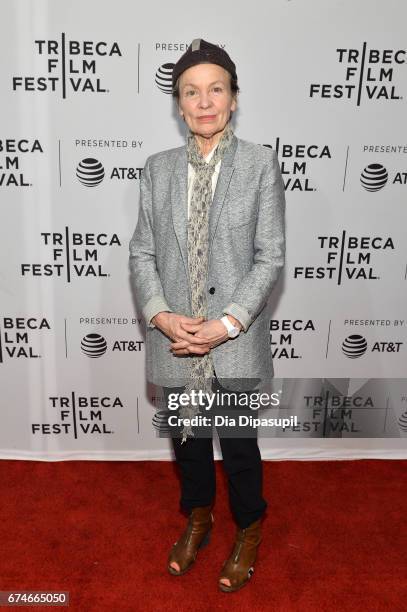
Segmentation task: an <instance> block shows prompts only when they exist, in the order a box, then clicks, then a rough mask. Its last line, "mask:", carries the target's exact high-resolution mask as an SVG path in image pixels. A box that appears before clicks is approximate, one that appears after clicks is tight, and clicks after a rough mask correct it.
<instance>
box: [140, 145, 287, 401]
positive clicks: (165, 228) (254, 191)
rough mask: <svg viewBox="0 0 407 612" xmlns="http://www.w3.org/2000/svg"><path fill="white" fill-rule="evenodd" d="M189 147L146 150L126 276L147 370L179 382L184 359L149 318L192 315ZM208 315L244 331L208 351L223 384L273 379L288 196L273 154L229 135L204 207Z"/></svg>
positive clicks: (242, 385) (170, 383) (160, 380)
mask: <svg viewBox="0 0 407 612" xmlns="http://www.w3.org/2000/svg"><path fill="white" fill-rule="evenodd" d="M187 176H188V163H187V155H186V145H183V146H181V147H177V148H174V149H169V150H166V151H161V152H159V153H155V154H153V155H150V156H149V157H148V158H147V160H146V163H145V167H144V170H143V173H142V177H141V180H140V204H139V215H138V221H137V226H136V228H135V231H134V234H133V236H132V238H131V241H130V245H129V249H130V259H129V262H130V274H131V281H132V284H133V288H134V292H135V298H136V302H137V304H138V306H139V309H140V310H141V312H142V315H143V317H144V319H145V321H146V323H147V332H146V344H145V346H146V374H147V380H149V381H150V382H152V383H154V384H156V385H159V386H166V387H177V386H182V385H185V384H186V382H187V379H188V359H190V356H188V355H185V356H182V357H178V356H175V355H173V353H172V352H171V351H170V350H169V345H170V343H171V342H172V340H171V339H170V338H168V337H167V336H166V335H165V334H164V333H163V332H162V331H160V330H159V329H158V328H157V327H154V326H153V325H152V324H151V323H150V320H151V318H152V317H153V316H154V315H155V314H157V313H158V312H160V311H161V310H170V311H173V312H175V313H178V314H184V315H187V316H192V311H191V297H190V284H189V274H188V260H187V257H188V253H187V215H188V212H187V211H188V209H187V206H188V200H187ZM208 257H209V259H208V261H209V264H208V281H207V289H208V294H207V298H208V317H207V318H208V319H213V318H220V317H222V316H223V315H224V314H231V315H233V316H234V317H236V319H238V320H239V321H240V322H241V323H242V325H243V330H242V331H241V332H240V334H239V336H238V337H237V338H234V339H229V340H226V341H225V342H223V343H222V344H220V345H218V346H216V347H215V348H213V349H211V355H212V359H213V363H214V367H215V371H216V375H217V377H218V379H219V381H220V383H221V384H222V385H223V386H224V387H226V388H227V389H230V390H239V389H240V390H243V389H248V390H249V389H252V388H253V387H254V386H255V385H258V386H259V388H260V387H262V386H263V383H266V385H267V383H268V381H269V379H270V378H272V377H273V375H274V370H273V363H272V356H271V348H270V334H269V320H270V315H269V312H268V305H267V303H268V298H269V296H270V293H271V291H272V289H273V287H274V286H275V284H276V282H277V279H278V277H279V274H280V271H281V269H282V268H283V266H284V263H285V192H284V184H283V180H282V176H281V170H280V165H279V162H278V158H277V154H276V152H275V151H274V150H272V149H270V148H268V147H264V146H262V145H260V144H255V143H252V142H249V141H247V140H243V139H241V138H238V137H237V136H236V135H235V134H234V135H233V139H232V143H231V147H230V148H229V149H228V150H227V152H226V153H225V155H224V156H223V159H222V163H221V166H220V172H219V176H218V181H217V184H216V190H215V193H214V197H213V201H212V204H211V208H210V212H209V255H208Z"/></svg>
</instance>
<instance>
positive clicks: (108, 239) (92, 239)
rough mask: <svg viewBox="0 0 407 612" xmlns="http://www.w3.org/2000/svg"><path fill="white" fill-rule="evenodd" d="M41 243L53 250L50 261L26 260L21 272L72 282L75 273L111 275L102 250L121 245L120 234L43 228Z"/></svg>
mask: <svg viewBox="0 0 407 612" xmlns="http://www.w3.org/2000/svg"><path fill="white" fill-rule="evenodd" d="M40 240H41V244H42V245H43V246H44V247H45V248H46V249H47V251H48V252H49V254H50V261H49V262H48V263H36V262H29V263H22V264H21V276H33V277H37V276H40V277H42V276H52V277H54V276H59V277H63V276H64V277H65V279H66V282H68V283H70V282H71V280H72V277H86V278H89V277H94V278H101V277H109V276H110V273H108V272H106V270H105V269H104V267H103V266H102V264H101V263H100V262H99V257H100V252H101V250H106V249H109V248H112V247H120V246H121V242H120V240H119V237H118V236H117V234H105V233H101V234H94V233H82V232H71V231H70V228H69V227H68V226H66V227H65V232H64V233H63V234H62V233H59V232H41V233H40Z"/></svg>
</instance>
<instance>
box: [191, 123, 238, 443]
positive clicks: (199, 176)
mask: <svg viewBox="0 0 407 612" xmlns="http://www.w3.org/2000/svg"><path fill="white" fill-rule="evenodd" d="M232 138H233V129H232V126H231V124H230V121H229V122H228V123H227V124H226V127H225V129H224V130H223V132H222V136H221V138H220V140H219V143H218V145H217V147H216V149H215V151H214V153H213V155H212V157H211V159H210V161H209V162H206V161H205V159H204V157H203V156H202V153H201V152H200V150H199V147H198V143H197V140H196V138H195V136H194V134H193V133H192V132H190V133H189V135H188V143H187V157H188V162H189V163H190V164H191V165H192V167H193V168H194V170H195V180H194V183H193V186H192V196H191V202H190V213H189V219H188V269H189V279H190V284H191V299H192V316H193V317H200V316H204V317H205V318H207V315H208V312H207V297H206V294H207V276H208V247H209V244H208V243H209V240H208V238H209V235H208V227H209V209H210V206H211V203H212V175H213V173H214V170H215V166H216V164H217V163H218V162H219V160H221V159H222V157H223V155H224V153H225V152H226V151H227V149H228V148H229V146H230V144H231V142H232ZM188 359H189V364H188V365H189V372H190V378H189V382H188V384H187V385H186V388H185V391H184V393H190V392H191V391H192V390H193V389H194V390H196V391H199V390H202V391H203V392H204V393H211V392H212V376H213V371H214V370H213V362H212V356H211V353H210V352H209V353H206V354H205V355H193V356H192V355H190V356H189V357H188ZM179 414H180V417H181V418H187V419H190V418H193V417H194V416H196V415H198V414H199V406H198V405H193V404H192V403H190V405H188V406H182V407H181V409H180V411H179ZM188 436H194V433H193V430H192V427H191V426H188V425H184V426H183V430H182V443H184V442H185V441H186V439H187V437H188Z"/></svg>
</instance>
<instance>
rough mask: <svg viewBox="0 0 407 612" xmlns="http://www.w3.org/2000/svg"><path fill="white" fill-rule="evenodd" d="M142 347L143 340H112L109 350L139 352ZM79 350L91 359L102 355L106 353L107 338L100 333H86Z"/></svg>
mask: <svg viewBox="0 0 407 612" xmlns="http://www.w3.org/2000/svg"><path fill="white" fill-rule="evenodd" d="M143 347H144V340H117V339H116V340H113V342H112V347H111V349H110V350H111V352H112V353H114V352H117V351H119V352H120V353H123V352H131V353H132V352H136V353H139V352H140V351H141V350H142V349H143ZM81 350H82V353H83V354H84V355H86V356H87V357H90V358H91V359H95V358H96V359H97V358H99V357H103V355H105V354H106V353H107V350H108V345H107V340H106V338H104V337H103V336H102V335H101V334H98V333H96V332H92V333H90V334H86V336H84V337H83V338H82V340H81Z"/></svg>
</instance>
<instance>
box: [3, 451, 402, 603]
mask: <svg viewBox="0 0 407 612" xmlns="http://www.w3.org/2000/svg"><path fill="white" fill-rule="evenodd" d="M217 469H218V472H217V474H218V493H217V501H216V508H215V527H214V532H213V534H212V540H211V542H210V544H209V546H207V547H206V548H204V549H202V551H201V552H200V553H199V556H198V560H197V562H196V565H195V566H194V567H193V568H192V569H191V571H190V572H189V573H187V574H185V575H184V576H180V577H173V576H171V575H170V574H168V573H167V570H166V558H167V554H168V550H169V547H170V545H171V544H172V543H173V542H174V541H175V540H176V539H177V536H178V535H179V533H180V531H181V529H182V528H183V525H184V523H185V520H186V519H185V518H184V516H183V515H182V514H181V513H180V512H179V511H178V479H177V477H176V471H175V470H176V468H175V464H173V463H171V462H154V461H152V462H117V461H111V462H97V461H66V462H49V463H47V462H35V461H0V470H1V482H2V483H3V486H2V491H1V510H2V517H1V524H0V530H1V556H0V590H3V591H6V590H26V589H33V590H54V591H55V590H58V589H61V590H65V591H69V592H70V598H71V603H70V607H69V610H72V611H75V612H76V611H82V610H83V611H84V612H85V611H86V612H93V611H98V612H104V611H105V610H106V611H110V610H112V611H116V610H117V611H120V612H121V611H130V610H137V611H138V610H142V611H144V610H145V611H149V610H151V611H161V610H163V611H164V610H165V611H168V612H172V611H178V610H180V611H183V610H185V611H187V610H193V611H194V612H198V611H203V610H205V611H209V610H226V609H231V610H234V611H240V610H245V611H246V610H250V611H257V610H272V611H275V612H290V611H295V612H308V611H310V612H311V611H312V612H315V611H326V612H337V611H350V612H355V611H358V612H359V611H362V612H373V611H378V612H379V611H380V612H382V611H387V610H389V611H391V612H398V611H400V612H401V611H405V610H407V538H406V535H407V534H406V532H407V501H406V500H407V493H406V484H407V483H406V469H407V461H384V460H359V461H308V462H305V461H274V462H264V470H265V471H264V475H265V488H264V495H265V498H266V499H267V501H268V502H269V508H268V511H267V517H266V519H265V521H264V523H263V533H264V535H263V542H262V544H261V546H260V549H259V559H258V561H259V562H258V563H257V565H256V571H255V574H254V576H253V578H252V581H251V583H249V585H247V586H246V587H244V588H243V589H242V590H240V591H238V592H237V593H221V592H220V591H218V589H217V577H218V574H219V571H220V567H221V565H222V562H223V561H224V559H225V558H226V557H227V555H228V554H229V551H230V549H231V545H232V541H233V535H234V530H235V528H234V523H233V522H232V519H231V515H230V511H229V506H228V504H227V495H226V493H227V490H226V482H225V478H224V475H223V471H222V469H221V464H220V462H218V464H217ZM4 609H6V608H4ZM13 609H17V608H13ZM19 609H24V608H19ZM25 609H27V608H25ZM30 609H35V610H38V609H44V608H39V607H32V608H30ZM47 609H51V608H47ZM54 609H63V608H60V607H59V608H54ZM65 609H67V608H65Z"/></svg>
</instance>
